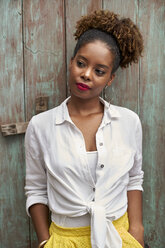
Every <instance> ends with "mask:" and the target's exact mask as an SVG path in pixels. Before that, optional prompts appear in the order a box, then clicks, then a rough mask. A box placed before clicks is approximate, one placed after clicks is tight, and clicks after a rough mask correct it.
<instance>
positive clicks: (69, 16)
mask: <svg viewBox="0 0 165 248" xmlns="http://www.w3.org/2000/svg"><path fill="white" fill-rule="evenodd" d="M65 2H66V3H65V4H66V51H67V68H68V65H69V62H70V59H71V57H72V54H73V49H74V47H75V45H76V41H75V39H74V37H73V34H74V32H75V26H76V22H77V21H78V20H79V19H80V17H81V16H83V15H87V14H88V13H90V12H92V11H94V10H97V9H101V8H102V0H90V1H89V0H84V1H81V0H69V1H65ZM68 75H69V73H68V70H67V77H68ZM68 95H69V89H68Z"/></svg>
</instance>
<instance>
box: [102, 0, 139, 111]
mask: <svg viewBox="0 0 165 248" xmlns="http://www.w3.org/2000/svg"><path fill="white" fill-rule="evenodd" d="M103 8H104V9H108V10H110V11H113V12H115V13H116V14H119V15H120V17H129V18H131V20H132V21H134V22H135V23H137V25H138V22H137V18H138V0H134V1H132V0H126V1H122V0H117V1H116V0H111V1H109V0H103ZM128 10H129V11H128ZM138 82H139V65H138V64H134V65H131V66H130V67H129V68H127V69H124V70H122V69H120V68H119V69H118V71H117V72H116V78H115V80H114V81H113V83H112V85H111V86H110V87H108V88H107V89H106V92H105V98H106V99H107V100H108V101H110V102H111V103H112V104H116V105H119V106H124V107H127V108H130V109H132V110H133V111H135V112H137V113H138Z"/></svg>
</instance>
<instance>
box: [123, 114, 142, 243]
mask: <svg viewBox="0 0 165 248" xmlns="http://www.w3.org/2000/svg"><path fill="white" fill-rule="evenodd" d="M135 139H136V154H135V160H134V165H133V167H132V169H131V170H130V172H129V184H128V187H127V196H128V219H129V232H130V234H131V235H132V236H134V238H135V239H136V240H137V241H138V242H139V243H140V244H141V245H142V246H143V247H144V237H143V236H144V227H143V223H142V191H143V188H142V183H143V174H144V173H143V171H142V128H141V122H140V120H139V118H138V120H137V125H136V133H135Z"/></svg>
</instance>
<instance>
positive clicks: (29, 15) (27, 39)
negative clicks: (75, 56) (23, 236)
mask: <svg viewBox="0 0 165 248" xmlns="http://www.w3.org/2000/svg"><path fill="white" fill-rule="evenodd" d="M23 6H24V58H25V82H26V84H25V93H26V96H25V97H26V117H27V120H29V119H30V118H31V117H32V115H34V114H35V99H36V97H38V96H47V97H49V108H52V107H55V106H56V105H58V104H59V103H60V102H61V101H62V100H64V99H65V97H66V67H65V29H64V23H65V20H64V0H62V1H61V0H56V1H54V0H50V1H47V0H43V1H40V0H36V1H33V0H24V1H23ZM30 229H31V247H36V246H37V242H36V235H35V234H34V231H33V227H32V225H30Z"/></svg>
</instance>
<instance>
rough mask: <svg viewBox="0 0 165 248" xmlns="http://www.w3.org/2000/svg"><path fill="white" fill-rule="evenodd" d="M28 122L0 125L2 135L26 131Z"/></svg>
mask: <svg viewBox="0 0 165 248" xmlns="http://www.w3.org/2000/svg"><path fill="white" fill-rule="evenodd" d="M28 124H29V122H18V123H10V124H3V125H1V131H2V135H3V136H10V135H16V134H23V133H25V132H26V129H27V126H28Z"/></svg>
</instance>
